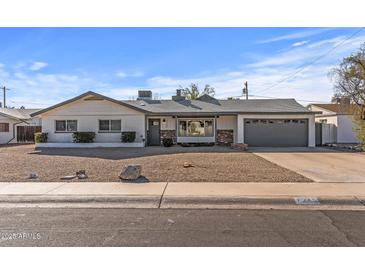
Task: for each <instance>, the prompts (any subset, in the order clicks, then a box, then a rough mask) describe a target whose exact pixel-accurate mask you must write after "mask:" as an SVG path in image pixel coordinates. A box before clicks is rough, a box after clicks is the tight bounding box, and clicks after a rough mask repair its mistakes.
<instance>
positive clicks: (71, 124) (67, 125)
mask: <svg viewBox="0 0 365 274" xmlns="http://www.w3.org/2000/svg"><path fill="white" fill-rule="evenodd" d="M56 131H58V132H75V131H77V120H56Z"/></svg>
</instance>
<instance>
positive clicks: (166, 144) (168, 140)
mask: <svg viewBox="0 0 365 274" xmlns="http://www.w3.org/2000/svg"><path fill="white" fill-rule="evenodd" d="M162 144H163V146H164V147H171V146H172V145H173V144H174V140H173V139H172V138H168V137H165V138H163V139H162Z"/></svg>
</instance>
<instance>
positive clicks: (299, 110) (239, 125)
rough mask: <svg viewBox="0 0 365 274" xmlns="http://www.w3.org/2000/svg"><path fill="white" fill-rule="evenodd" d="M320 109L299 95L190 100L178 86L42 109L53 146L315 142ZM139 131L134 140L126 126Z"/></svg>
mask: <svg viewBox="0 0 365 274" xmlns="http://www.w3.org/2000/svg"><path fill="white" fill-rule="evenodd" d="M314 115H315V112H313V111H311V110H309V109H307V108H305V107H304V106H302V105H301V104H299V103H297V102H296V101H295V100H294V99H260V100H254V99H252V100H235V99H232V100H229V99H228V100H218V99H215V98H213V97H211V96H208V95H203V96H201V97H200V98H198V99H196V100H187V99H186V98H185V97H184V96H182V94H181V91H180V90H177V93H176V95H174V96H172V98H171V99H170V100H155V99H152V92H151V91H149V90H147V91H146V90H144V91H139V92H138V98H137V100H122V101H120V100H116V99H113V98H110V97H107V96H104V95H101V94H98V93H95V92H92V91H89V92H86V93H84V94H81V95H79V96H77V97H75V98H72V99H70V100H67V101H64V102H62V103H59V104H56V105H54V106H51V107H48V108H45V109H42V110H39V111H36V112H34V113H32V114H31V116H32V117H37V118H40V119H41V121H42V132H46V133H48V141H47V143H42V144H38V145H39V146H43V147H45V146H47V147H76V146H85V147H97V146H104V147H131V146H132V147H144V146H152V145H160V144H161V141H162V139H163V138H165V137H171V138H173V140H174V142H175V143H215V144H231V143H238V144H240V143H246V144H248V145H249V146H274V147H275V146H277V147H286V146H288V147H289V146H309V147H313V146H315V116H314ZM76 131H88V132H90V131H91V132H95V133H96V136H95V140H94V143H91V144H76V143H72V133H73V132H76ZM124 131H134V132H136V139H135V142H133V143H122V142H121V132H124Z"/></svg>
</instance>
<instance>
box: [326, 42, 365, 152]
mask: <svg viewBox="0 0 365 274" xmlns="http://www.w3.org/2000/svg"><path fill="white" fill-rule="evenodd" d="M331 76H332V79H333V80H334V87H335V91H336V93H335V96H334V98H342V97H348V98H350V103H351V107H350V110H352V114H353V116H354V121H355V123H356V125H357V129H356V132H357V133H358V137H359V139H360V141H361V142H362V144H363V148H364V149H365V43H364V44H363V45H362V46H361V47H360V49H359V50H358V51H357V52H356V53H354V54H351V55H350V56H348V57H345V58H344V59H343V60H342V62H341V63H340V64H339V66H338V67H336V68H334V69H333V70H332V71H331Z"/></svg>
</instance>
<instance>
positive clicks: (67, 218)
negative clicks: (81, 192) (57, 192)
mask: <svg viewBox="0 0 365 274" xmlns="http://www.w3.org/2000/svg"><path fill="white" fill-rule="evenodd" d="M0 246H365V211H345V210H342V211H314V210H313V211H310V210H203V209H202V210H200V209H195V210H183V209H171V210H170V209H65V208H63V209H49V208H42V209H41V208H39V209H37V208H23V209H22V208H9V209H0Z"/></svg>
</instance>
